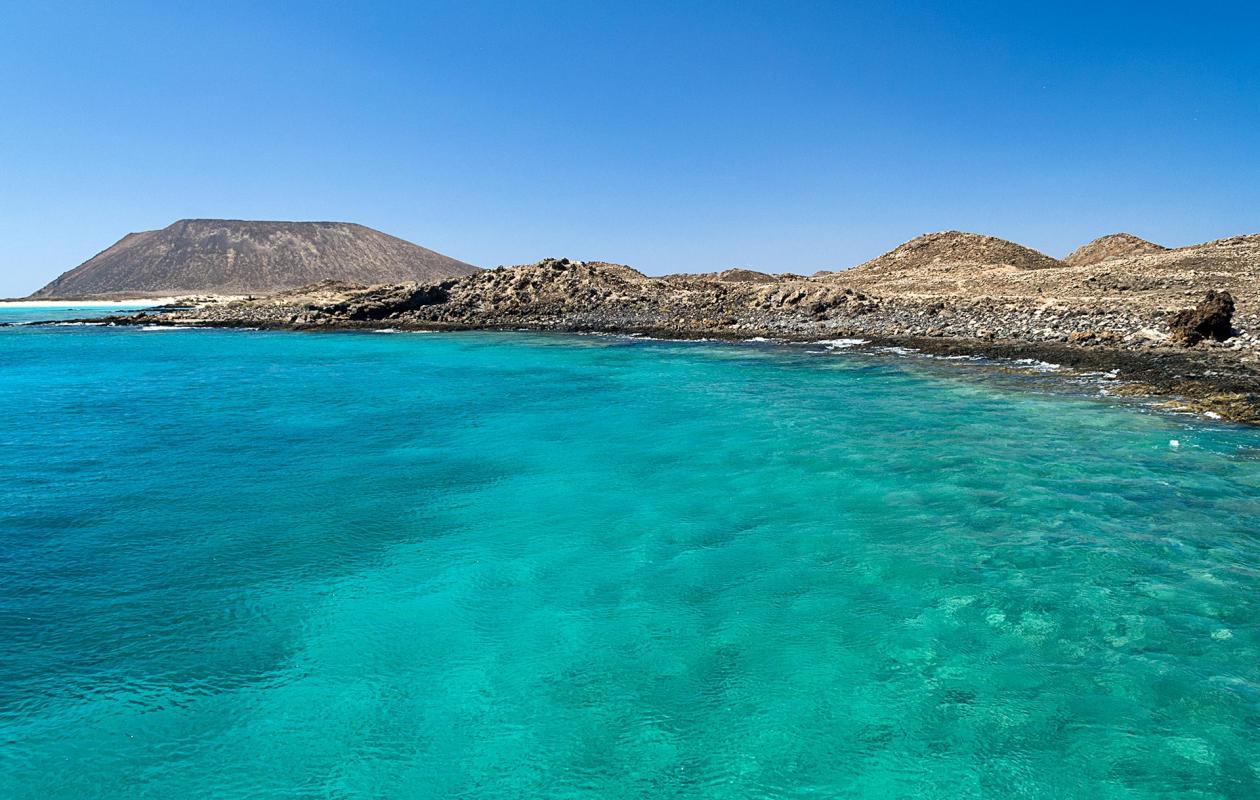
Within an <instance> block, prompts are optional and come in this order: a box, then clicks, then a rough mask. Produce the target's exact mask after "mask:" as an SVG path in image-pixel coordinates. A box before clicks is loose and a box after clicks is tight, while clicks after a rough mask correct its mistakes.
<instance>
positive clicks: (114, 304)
mask: <svg viewBox="0 0 1260 800" xmlns="http://www.w3.org/2000/svg"><path fill="white" fill-rule="evenodd" d="M178 300H179V298H178V297H173V296H172V297H136V298H130V299H121V300H0V309H4V308H122V307H127V306H154V307H156V306H165V305H170V304H172V303H175V302H177V301H178Z"/></svg>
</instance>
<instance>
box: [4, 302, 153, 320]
mask: <svg viewBox="0 0 1260 800" xmlns="http://www.w3.org/2000/svg"><path fill="white" fill-rule="evenodd" d="M145 308H152V304H151V303H145V302H143V301H142V302H139V303H93V302H86V303H77V304H76V303H67V304H47V305H44V304H40V305H27V304H26V303H25V301H24V302H22V303H3V302H0V323H7V324H10V325H29V324H30V323H32V322H48V321H50V320H80V319H94V318H96V317H105V316H109V315H110V314H128V313H132V312H135V311H140V310H142V309H145Z"/></svg>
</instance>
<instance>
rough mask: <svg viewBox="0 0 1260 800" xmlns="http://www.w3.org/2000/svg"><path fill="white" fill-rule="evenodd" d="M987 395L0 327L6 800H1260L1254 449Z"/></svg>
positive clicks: (1201, 431)
mask: <svg viewBox="0 0 1260 800" xmlns="http://www.w3.org/2000/svg"><path fill="white" fill-rule="evenodd" d="M1007 380H1008V381H1009V380H1027V381H1029V382H1031V383H1030V384H1029V385H1026V386H1022V387H1009V386H1006V385H1003V383H1002V381H999V380H991V379H987V378H983V377H980V376H978V375H975V374H972V373H968V372H965V371H960V370H959V369H958V368H955V367H949V368H945V367H941V368H936V367H933V366H931V365H930V364H924V363H921V362H918V361H916V360H914V359H905V358H899V357H897V356H895V355H891V354H885V355H878V354H870V353H863V352H860V351H857V350H851V349H845V350H842V351H838V350H834V349H832V350H828V349H826V348H822V347H812V348H811V347H802V346H789V345H778V344H774V343H762V344H755V345H741V346H732V345H723V344H711V343H670V342H644V341H629V340H625V339H618V338H613V337H573V336H569V337H565V336H543V335H511V334H449V335H448V334H394V335H382V334H329V335H314V334H292V333H264V332H239V331H210V330H190V331H174V332H171V331H167V332H153V331H140V330H124V329H111V328H100V327H96V328H92V327H82V328H72V327H46V328H42V327H29V326H28V327H14V328H5V329H0V446H2V447H3V454H4V457H3V459H0V797H5V798H9V799H10V800H19V799H22V798H32V800H33V799H34V798H41V800H42V799H45V798H83V797H92V798H171V797H216V798H266V797H311V798H317V797H318V798H328V797H338V798H351V797H363V798H368V797H373V798H375V797H394V798H525V797H548V798H577V797H601V798H616V797H653V798H661V797H705V798H752V797H767V798H769V797H774V798H780V797H781V798H793V797H813V798H817V797H839V796H853V797H914V798H981V797H985V798H993V797H1055V798H1065V797H1081V798H1128V799H1133V798H1148V797H1174V796H1175V797H1204V798H1206V797H1230V798H1237V797H1256V796H1260V778H1258V776H1257V769H1260V624H1258V620H1260V434H1258V433H1257V432H1256V431H1254V430H1248V429H1243V428H1237V427H1232V426H1226V425H1220V424H1215V423H1211V422H1199V421H1196V420H1194V419H1191V418H1187V417H1171V416H1163V415H1159V414H1153V413H1146V412H1143V411H1141V410H1140V409H1135V408H1132V407H1124V406H1117V405H1114V404H1110V403H1107V402H1105V401H1099V400H1095V399H1088V398H1084V397H1074V396H1069V395H1064V394H1062V393H1053V392H1047V391H1043V390H1041V389H1039V388H1038V386H1037V385H1036V383H1035V380H1036V379H1034V378H1028V379H1015V378H1010V379H1007ZM1171 440H1176V442H1177V446H1175V447H1174V446H1172V445H1171V444H1170V441H1171Z"/></svg>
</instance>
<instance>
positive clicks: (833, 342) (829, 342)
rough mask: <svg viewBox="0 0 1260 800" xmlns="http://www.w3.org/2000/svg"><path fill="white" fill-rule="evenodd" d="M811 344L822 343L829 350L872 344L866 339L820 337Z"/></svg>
mask: <svg viewBox="0 0 1260 800" xmlns="http://www.w3.org/2000/svg"><path fill="white" fill-rule="evenodd" d="M810 344H820V345H822V346H823V347H826V348H827V349H828V350H847V349H849V348H850V347H861V346H862V345H864V344H870V342H869V341H867V340H866V339H819V340H818V341H816V342H810Z"/></svg>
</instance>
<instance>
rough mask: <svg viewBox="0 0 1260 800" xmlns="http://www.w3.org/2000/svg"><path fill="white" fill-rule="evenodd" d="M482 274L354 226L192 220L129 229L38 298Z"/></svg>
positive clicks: (265, 289)
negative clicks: (149, 228)
mask: <svg viewBox="0 0 1260 800" xmlns="http://www.w3.org/2000/svg"><path fill="white" fill-rule="evenodd" d="M476 271H477V268H476V267H474V266H472V265H471V264H465V263H464V262H462V261H457V260H455V259H453V258H450V257H449V256H444V255H442V254H441V253H435V252H434V251H432V250H427V249H425V248H423V247H419V246H417V245H414V244H412V243H410V242H407V241H404V240H402V239H399V238H397V237H394V236H389V235H387V234H384V233H381V232H380V231H377V230H373V229H371V228H367V227H364V226H362V225H355V224H352V223H346V222H258V221H251V220H219V219H186V220H180V221H179V222H176V223H174V224H172V225H170V226H168V227H166V228H163V229H162V230H159V231H144V232H142V233H130V234H127V235H126V236H124V237H123V238H122V239H120V240H118V242H116V243H115V244H114V245H113V246H111V247H110V248H109V249H107V250H104V251H102V252H101V253H98V254H97V255H96V256H93V257H92V258H91V259H89V260H87V261H85V262H84V263H82V264H80V265H79V266H77V267H75V268H74V269H72V270H70V271H69V272H66V273H64V274H63V275H61V276H60V277H59V278H57V279H56V280H54V281H53V282H52V283H50V284H48V285H47V286H45V287H44V288H42V289H40V290H39V291H37V292H35V293H34V294H33V295H31V296H32V297H37V298H44V297H59V298H61V297H64V298H84V297H111V296H112V297H121V296H128V297H144V296H149V297H152V296H163V295H176V294H226V295H236V294H267V293H271V292H276V291H280V290H284V289H292V288H296V287H299V286H305V285H307V284H311V283H315V282H317V281H321V280H337V281H345V282H349V283H357V284H365V285H371V284H380V283H406V282H411V281H421V282H427V281H438V280H442V279H444V278H450V277H456V276H460V275H468V274H471V273H473V272H476Z"/></svg>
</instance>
